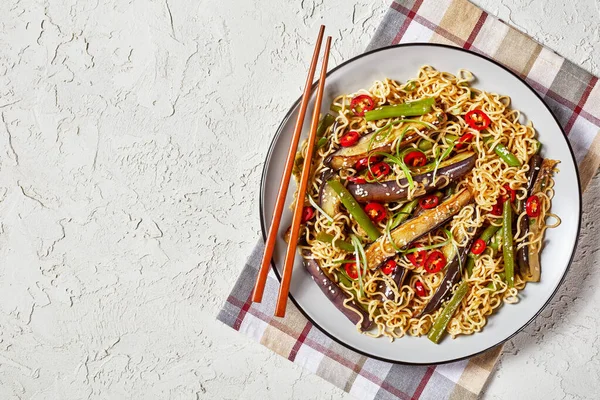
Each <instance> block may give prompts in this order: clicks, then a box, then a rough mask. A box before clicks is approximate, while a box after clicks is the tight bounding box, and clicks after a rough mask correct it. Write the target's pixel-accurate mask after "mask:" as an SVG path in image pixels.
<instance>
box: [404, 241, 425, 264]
mask: <svg viewBox="0 0 600 400" xmlns="http://www.w3.org/2000/svg"><path fill="white" fill-rule="evenodd" d="M418 247H423V246H422V245H421V244H416V245H414V246H413V247H412V248H418ZM406 258H408V260H409V261H410V262H411V263H412V265H414V266H415V267H422V266H423V264H424V263H425V259H426V258H427V252H426V251H425V250H419V251H415V252H414V253H409V254H408V255H407V256H406Z"/></svg>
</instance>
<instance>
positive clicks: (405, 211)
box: [390, 199, 419, 230]
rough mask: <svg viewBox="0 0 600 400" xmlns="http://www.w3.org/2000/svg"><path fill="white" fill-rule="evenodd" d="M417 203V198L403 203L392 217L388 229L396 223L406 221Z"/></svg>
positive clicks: (394, 226)
mask: <svg viewBox="0 0 600 400" xmlns="http://www.w3.org/2000/svg"><path fill="white" fill-rule="evenodd" d="M418 204H419V200H418V199H414V200H412V201H410V202H408V203H406V204H405V205H403V206H402V208H400V211H398V214H397V215H396V216H395V217H394V219H393V221H392V224H391V226H390V230H391V229H394V228H396V227H397V226H398V225H400V224H401V223H403V222H404V221H406V220H407V219H408V217H410V215H411V214H412V213H413V211H415V208H417V205H418Z"/></svg>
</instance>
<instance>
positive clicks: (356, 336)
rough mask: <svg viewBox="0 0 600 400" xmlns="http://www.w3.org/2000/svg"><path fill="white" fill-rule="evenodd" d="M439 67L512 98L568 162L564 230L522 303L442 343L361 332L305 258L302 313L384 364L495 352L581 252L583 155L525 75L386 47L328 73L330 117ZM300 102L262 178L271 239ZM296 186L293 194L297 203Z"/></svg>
mask: <svg viewBox="0 0 600 400" xmlns="http://www.w3.org/2000/svg"><path fill="white" fill-rule="evenodd" d="M426 64H428V65H431V66H433V67H434V68H436V69H437V70H439V71H447V72H450V73H453V74H456V73H457V72H458V70H459V69H467V70H469V71H471V72H472V73H473V74H474V75H475V77H476V81H475V82H474V84H473V85H474V86H475V87H477V88H479V89H483V90H486V91H488V92H494V93H500V94H504V95H508V96H510V97H511V99H512V107H513V108H515V109H517V110H521V112H522V113H523V115H524V116H525V117H526V118H528V119H530V120H531V121H533V124H534V127H535V129H536V130H537V133H538V135H539V139H540V140H541V142H542V143H543V152H542V155H543V156H544V157H546V158H553V159H557V160H560V161H561V162H560V164H559V168H560V172H559V173H558V174H556V177H555V178H556V186H555V191H556V195H555V197H554V200H553V204H552V211H553V212H554V213H556V214H558V215H559V216H560V218H561V219H562V224H561V225H560V226H559V227H558V228H556V229H549V230H548V231H547V232H546V244H545V247H544V250H543V252H542V259H541V263H542V278H541V282H539V283H530V284H528V285H527V287H526V288H525V290H523V291H522V292H521V293H520V295H519V297H520V301H519V303H517V304H505V305H503V306H502V307H500V309H498V310H497V312H496V313H495V314H493V315H492V316H491V317H489V318H488V322H487V325H486V326H485V328H484V329H483V331H482V332H479V333H476V334H473V335H468V336H459V337H457V338H456V339H452V338H450V337H445V338H444V339H443V340H442V341H441V342H440V344H437V345H436V344H433V343H432V342H431V341H429V340H428V339H427V338H426V337H418V338H417V337H409V336H406V337H404V338H402V339H398V340H395V341H394V342H390V341H389V340H388V339H386V338H371V337H368V336H366V335H363V334H360V333H358V332H357V330H356V328H355V327H354V325H353V324H352V323H351V322H350V321H349V320H348V319H347V318H346V317H345V316H344V315H342V313H341V312H339V311H338V310H337V309H336V308H335V307H334V306H333V304H332V303H331V302H330V301H329V300H328V299H327V298H326V297H325V295H324V294H323V293H322V292H321V289H319V288H318V287H317V285H316V284H315V283H314V282H313V281H312V279H311V278H310V275H309V274H308V273H307V272H306V270H305V269H304V267H303V265H302V260H301V259H300V257H299V256H298V257H297V259H296V264H295V266H294V273H293V279H292V282H291V287H290V295H291V299H292V301H293V302H294V303H295V304H296V306H297V307H298V308H299V309H300V310H301V311H302V313H303V314H304V315H305V316H306V317H307V318H308V319H309V320H310V321H311V322H312V323H313V324H314V325H316V326H317V327H319V328H320V329H321V330H322V331H323V332H324V333H326V334H327V335H328V336H329V337H331V338H332V339H334V340H336V341H337V342H339V343H341V344H343V345H345V346H347V347H349V348H351V349H352V350H355V351H357V352H359V353H362V354H365V355H368V356H369V357H374V358H377V359H380V360H384V361H389V362H396V363H407V364H435V363H445V362H450V361H456V360H459V359H462V358H465V357H470V356H473V355H475V354H477V353H480V352H482V351H485V350H487V349H490V348H492V347H494V346H496V345H498V344H501V343H503V342H504V341H506V340H508V339H509V338H510V337H511V336H513V335H515V334H516V333H517V332H519V331H520V330H521V329H523V328H524V327H525V326H526V325H527V324H528V323H530V322H531V321H532V320H533V319H534V318H535V317H536V316H537V315H538V314H539V313H540V312H541V311H542V309H543V308H544V307H545V306H546V305H547V304H548V303H549V301H550V299H551V298H552V296H553V295H554V293H555V292H556V290H557V288H558V286H559V285H560V284H561V282H562V281H563V278H564V277H565V275H566V272H567V269H568V268H569V265H570V263H571V259H572V257H573V255H574V253H575V247H576V244H577V238H578V236H579V226H580V222H581V195H580V193H581V192H580V186H579V178H578V173H577V166H576V163H575V157H574V155H573V151H572V150H571V148H570V146H569V143H568V141H567V138H566V136H565V134H564V132H563V131H562V129H561V127H560V125H559V124H558V122H557V120H556V118H555V117H554V116H553V115H552V113H551V112H550V110H549V109H548V107H547V106H546V105H545V104H544V103H543V102H542V100H541V98H540V97H539V96H538V95H537V94H536V92H535V91H534V90H533V89H532V88H531V87H529V86H528V85H527V84H526V83H525V82H524V81H523V80H521V79H520V78H519V77H518V76H516V75H515V74H513V73H512V72H510V71H509V70H508V69H506V68H504V67H503V66H501V65H500V64H498V63H496V62H495V61H493V60H491V59H488V58H486V57H483V56H481V55H479V54H475V53H472V52H469V51H466V50H463V49H459V48H455V47H449V46H444V45H435V44H406V45H397V46H391V47H386V48H382V49H378V50H374V51H371V52H369V53H365V54H363V55H360V56H358V57H355V58H353V59H351V60H349V61H346V62H345V63H343V64H341V65H339V66H337V67H336V68H334V69H333V70H331V71H330V72H329V73H328V75H327V82H326V85H325V92H324V98H323V109H322V110H321V113H326V112H327V111H328V110H327V109H328V107H329V104H330V103H331V101H332V99H333V98H334V97H335V96H337V95H339V94H343V93H352V92H355V91H357V90H358V89H361V88H368V87H370V86H371V84H372V82H373V81H375V80H380V79H383V78H391V79H396V80H399V81H402V82H406V81H407V80H408V79H410V78H411V77H415V76H416V74H417V71H418V69H419V68H420V67H421V66H423V65H426ZM313 105H314V95H313V98H312V100H311V103H310V105H309V107H308V112H307V114H306V115H307V120H306V121H305V123H304V126H305V131H304V135H306V134H307V130H308V127H309V125H310V122H309V120H310V115H312V108H311V107H313ZM298 106H299V100H298V101H297V102H296V103H295V104H294V105H293V106H292V108H291V110H290V111H289V112H288V113H287V115H286V117H285V118H284V120H283V122H282V123H281V125H280V126H279V129H278V130H277V133H276V135H275V138H274V139H273V142H272V143H271V147H270V149H269V153H268V155H267V159H266V163H265V167H264V170H263V176H262V188H261V198H260V209H261V224H262V230H263V236H265V237H266V227H267V226H268V224H269V223H270V221H271V218H272V215H273V208H274V204H275V198H276V196H277V189H278V187H279V182H280V180H281V174H282V171H283V166H284V162H285V156H286V154H287V149H288V148H289V143H290V138H291V136H292V132H293V128H294V123H295V121H296V117H297V112H298ZM293 193H294V188H293V187H290V189H289V191H288V201H287V204H289V203H290V202H291V201H292V194H293ZM290 224H291V212H290V211H289V209H287V208H286V211H285V212H284V215H283V219H282V222H281V232H279V235H278V237H279V239H278V242H277V245H276V249H275V253H274V257H273V261H274V267H275V268H274V269H275V273H276V274H277V276H278V277H280V273H281V267H282V265H283V257H284V254H285V249H286V244H285V242H284V241H283V240H282V239H281V237H282V233H283V231H284V230H285V229H287V227H288V226H289V225H290Z"/></svg>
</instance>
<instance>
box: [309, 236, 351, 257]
mask: <svg viewBox="0 0 600 400" xmlns="http://www.w3.org/2000/svg"><path fill="white" fill-rule="evenodd" d="M334 238H335V236H333V235H330V234H329V233H325V232H319V233H318V234H317V236H316V239H317V240H318V241H319V242H324V243H331V244H333V247H337V248H339V249H340V250H344V251H348V252H352V251H354V246H353V245H352V243H349V242H346V241H345V240H342V239H337V240H336V241H335V243H334V240H333V239H334Z"/></svg>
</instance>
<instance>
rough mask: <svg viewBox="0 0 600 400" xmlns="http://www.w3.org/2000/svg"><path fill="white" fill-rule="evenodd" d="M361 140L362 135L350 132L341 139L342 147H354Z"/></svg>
mask: <svg viewBox="0 0 600 400" xmlns="http://www.w3.org/2000/svg"><path fill="white" fill-rule="evenodd" d="M358 139H360V134H359V133H358V132H356V131H350V132H348V133H346V134H345V135H344V136H342V137H341V138H340V145H341V146H342V147H350V146H354V145H355V144H356V142H358Z"/></svg>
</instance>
